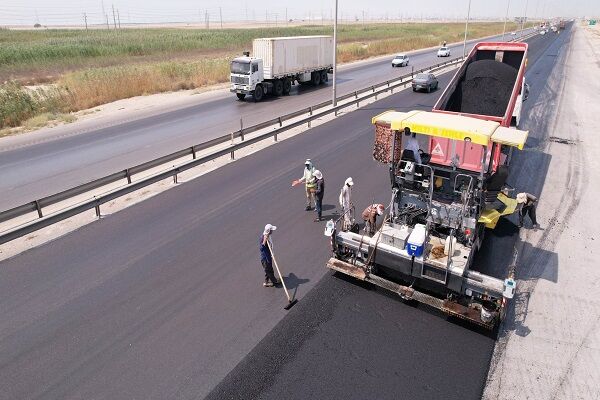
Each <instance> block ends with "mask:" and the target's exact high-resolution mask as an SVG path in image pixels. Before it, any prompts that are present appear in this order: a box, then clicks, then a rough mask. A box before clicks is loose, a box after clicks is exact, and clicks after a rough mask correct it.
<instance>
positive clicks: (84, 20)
mask: <svg viewBox="0 0 600 400" xmlns="http://www.w3.org/2000/svg"><path fill="white" fill-rule="evenodd" d="M83 22H85V30H86V31H87V30H88V27H87V15H86V14H85V13H83Z"/></svg>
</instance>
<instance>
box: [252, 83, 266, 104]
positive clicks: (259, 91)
mask: <svg viewBox="0 0 600 400" xmlns="http://www.w3.org/2000/svg"><path fill="white" fill-rule="evenodd" d="M264 96H265V92H264V89H263V87H262V85H256V88H255V89H254V101H256V102H257V103H258V102H259V101H261V100H262V99H263V97H264Z"/></svg>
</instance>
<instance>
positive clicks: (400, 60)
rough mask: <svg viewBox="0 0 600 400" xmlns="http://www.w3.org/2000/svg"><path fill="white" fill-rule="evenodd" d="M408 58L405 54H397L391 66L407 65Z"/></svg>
mask: <svg viewBox="0 0 600 400" xmlns="http://www.w3.org/2000/svg"><path fill="white" fill-rule="evenodd" d="M408 61H409V58H408V56H407V55H406V54H398V55H397V56H396V57H394V59H393V60H392V68H394V67H406V66H407V65H408Z"/></svg>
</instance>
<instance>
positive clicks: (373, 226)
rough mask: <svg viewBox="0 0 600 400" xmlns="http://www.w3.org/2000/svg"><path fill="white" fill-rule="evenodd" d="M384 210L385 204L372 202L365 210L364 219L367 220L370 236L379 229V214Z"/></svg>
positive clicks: (366, 225)
mask: <svg viewBox="0 0 600 400" xmlns="http://www.w3.org/2000/svg"><path fill="white" fill-rule="evenodd" d="M384 211H385V206H384V205H383V204H371V205H370V206H369V207H367V208H365V210H364V211H363V213H362V219H363V221H365V231H366V232H367V234H368V235H369V236H373V235H374V234H375V232H376V231H377V216H378V215H383V212H384Z"/></svg>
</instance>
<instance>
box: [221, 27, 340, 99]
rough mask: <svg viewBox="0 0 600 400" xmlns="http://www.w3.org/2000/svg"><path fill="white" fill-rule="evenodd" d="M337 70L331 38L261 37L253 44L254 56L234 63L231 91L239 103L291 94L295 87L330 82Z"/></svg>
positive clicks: (245, 57) (242, 58)
mask: <svg viewBox="0 0 600 400" xmlns="http://www.w3.org/2000/svg"><path fill="white" fill-rule="evenodd" d="M332 67H333V38H332V37H331V36H297V37H277V38H260V39H254V40H253V41H252V57H250V53H245V54H244V56H243V57H237V58H235V59H233V61H231V70H230V72H231V74H230V80H231V89H230V91H231V92H233V93H235V94H236V95H237V98H238V99H239V100H244V98H245V97H246V95H252V96H253V97H254V100H255V101H261V100H262V99H263V97H264V96H265V95H267V94H273V95H274V96H277V97H279V96H283V95H288V94H290V91H291V89H292V85H293V84H294V83H296V82H298V83H299V84H303V85H304V84H311V85H314V86H318V85H319V84H323V83H326V82H327V81H328V80H329V78H328V76H327V74H328V73H329V72H330V71H331V68H332Z"/></svg>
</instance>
